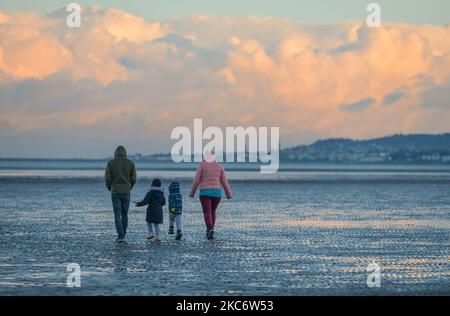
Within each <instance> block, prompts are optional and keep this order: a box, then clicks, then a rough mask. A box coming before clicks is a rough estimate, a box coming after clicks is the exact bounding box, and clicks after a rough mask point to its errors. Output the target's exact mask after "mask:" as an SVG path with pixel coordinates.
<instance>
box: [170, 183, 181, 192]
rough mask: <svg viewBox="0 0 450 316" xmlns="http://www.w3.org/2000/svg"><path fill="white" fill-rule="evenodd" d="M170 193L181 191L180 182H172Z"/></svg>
mask: <svg viewBox="0 0 450 316" xmlns="http://www.w3.org/2000/svg"><path fill="white" fill-rule="evenodd" d="M169 192H170V193H180V184H179V183H178V182H172V183H171V184H170V186H169Z"/></svg>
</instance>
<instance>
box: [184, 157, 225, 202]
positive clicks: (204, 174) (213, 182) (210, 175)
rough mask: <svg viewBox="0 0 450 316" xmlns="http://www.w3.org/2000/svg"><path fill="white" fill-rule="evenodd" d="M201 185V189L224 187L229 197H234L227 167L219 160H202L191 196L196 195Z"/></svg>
mask: <svg viewBox="0 0 450 316" xmlns="http://www.w3.org/2000/svg"><path fill="white" fill-rule="evenodd" d="M199 185H200V190H203V189H221V188H222V187H223V189H224V190H225V194H226V195H227V198H228V199H231V198H232V193H231V189H230V185H229V184H228V180H227V176H226V174H225V169H224V168H223V166H222V165H221V164H220V163H218V162H217V161H213V162H206V161H202V162H201V163H200V164H199V165H198V168H197V173H196V174H195V178H194V181H193V183H192V189H191V193H190V194H189V196H194V195H195V192H196V191H197V188H198V186H199Z"/></svg>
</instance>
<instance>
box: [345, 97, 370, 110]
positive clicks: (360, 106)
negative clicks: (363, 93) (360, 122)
mask: <svg viewBox="0 0 450 316" xmlns="http://www.w3.org/2000/svg"><path fill="white" fill-rule="evenodd" d="M374 102H375V100H374V99H372V98H368V99H364V100H361V101H358V102H355V103H352V104H345V105H342V106H341V108H342V109H343V110H344V111H346V112H353V111H357V112H359V111H363V110H364V109H366V108H367V107H369V106H371V105H372V104H374Z"/></svg>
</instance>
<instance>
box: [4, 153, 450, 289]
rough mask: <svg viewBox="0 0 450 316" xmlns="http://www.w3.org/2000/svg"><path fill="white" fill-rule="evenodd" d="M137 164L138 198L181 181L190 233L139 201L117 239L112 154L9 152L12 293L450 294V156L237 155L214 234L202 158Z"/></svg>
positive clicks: (8, 283) (7, 263)
mask: <svg viewBox="0 0 450 316" xmlns="http://www.w3.org/2000/svg"><path fill="white" fill-rule="evenodd" d="M136 165H137V170H138V182H137V184H136V186H135V188H134V189H133V192H132V194H131V200H132V201H139V200H141V199H142V198H143V197H144V196H145V193H146V192H147V191H148V189H149V186H150V183H151V180H152V179H153V178H160V179H161V180H162V183H163V188H164V189H165V192H166V196H167V191H168V186H169V184H170V182H171V181H179V182H180V184H181V190H182V194H183V226H184V227H183V233H184V236H183V239H182V240H181V241H176V240H175V239H174V236H173V235H169V234H168V233H167V232H168V211H167V209H165V210H164V216H165V218H164V224H163V229H162V241H161V242H160V243H156V242H152V241H148V240H147V239H146V237H147V230H146V229H147V228H146V223H145V208H137V207H135V206H134V205H131V206H130V210H129V227H128V231H127V237H126V240H127V243H125V244H118V243H116V242H115V239H116V232H115V228H114V221H113V211H112V206H111V195H110V192H108V191H107V189H106V187H105V184H104V180H103V175H104V168H105V166H106V160H61V159H59V160H58V159H53V160H52V159H50V160H49V159H40V160H32V159H1V160H0V211H1V214H0V236H1V242H0V245H1V246H0V295H44V296H45V295H182V296H184V295H219V296H222V295H227V296H228V295H232V296H234V295H236V296H240V295H258V296H259V295H261V296H272V295H277V296H278V295H281V296H293V295H370V296H371V295H373V296H378V295H449V294H450V265H449V261H450V238H449V237H450V236H449V232H450V165H376V164H371V165H339V164H295V163H292V164H281V168H280V170H279V172H277V173H276V174H261V173H260V172H259V166H258V165H249V164H226V165H225V168H226V170H227V176H228V179H229V182H230V185H231V188H232V191H233V199H231V200H226V199H223V200H222V202H221V204H220V205H219V208H218V211H217V223H216V228H215V230H216V235H215V236H216V238H215V239H214V240H207V239H206V238H205V226H204V222H203V213H202V210H201V207H200V203H199V200H198V197H195V198H193V199H191V198H189V197H188V192H189V190H190V187H191V183H192V178H193V176H194V173H195V169H196V165H195V164H181V165H177V164H174V163H171V162H149V161H137V162H136ZM74 267H75V268H74ZM74 281H77V282H75V283H74Z"/></svg>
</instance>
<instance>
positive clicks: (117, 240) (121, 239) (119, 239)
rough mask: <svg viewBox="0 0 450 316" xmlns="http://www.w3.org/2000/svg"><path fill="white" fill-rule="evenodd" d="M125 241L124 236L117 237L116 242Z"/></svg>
mask: <svg viewBox="0 0 450 316" xmlns="http://www.w3.org/2000/svg"><path fill="white" fill-rule="evenodd" d="M123 242H125V239H123V238H117V239H116V243H123Z"/></svg>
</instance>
